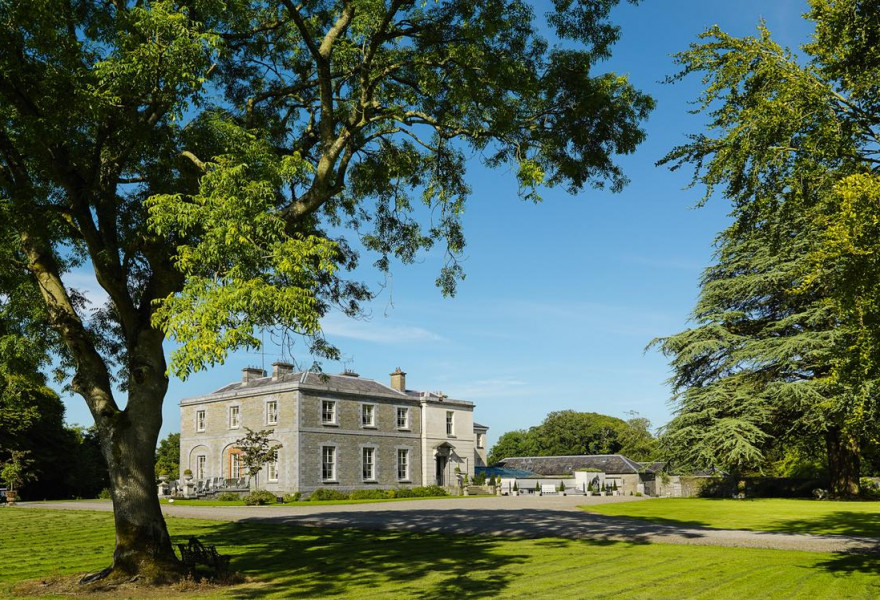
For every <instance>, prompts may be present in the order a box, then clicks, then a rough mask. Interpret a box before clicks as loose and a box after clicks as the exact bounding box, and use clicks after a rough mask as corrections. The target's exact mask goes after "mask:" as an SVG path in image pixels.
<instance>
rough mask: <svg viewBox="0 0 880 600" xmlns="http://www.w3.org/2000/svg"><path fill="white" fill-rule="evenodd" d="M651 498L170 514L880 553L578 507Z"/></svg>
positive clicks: (863, 543)
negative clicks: (639, 519) (694, 526)
mask: <svg viewBox="0 0 880 600" xmlns="http://www.w3.org/2000/svg"><path fill="white" fill-rule="evenodd" d="M633 501H635V502H651V500H650V499H643V498H632V497H603V498H585V497H583V496H544V497H534V496H519V497H506V496H504V497H488V498H484V497H475V498H447V499H439V500H407V501H400V502H386V503H370V504H350V505H323V506H321V505H319V506H315V505H309V503H308V502H302V503H298V504H289V505H276V506H229V507H225V506H181V505H177V506H175V505H173V504H163V506H162V510H163V511H164V512H165V514H166V515H168V516H175V517H181V518H194V519H196V518H197V519H213V520H217V521H259V522H269V523H285V524H291V525H304V526H313V527H335V528H356V529H380V530H381V529H387V530H408V531H429V532H437V533H451V534H462V535H490V536H508V537H528V538H539V537H560V538H570V539H601V540H609V541H623V542H630V543H637V544H643V543H664V544H695V545H711V546H735V547H744V548H776V549H780V550H800V551H805V552H858V553H865V552H870V553H875V552H880V540H877V539H873V538H857V537H845V536H831V535H810V534H794V533H776V532H767V531H738V530H723V529H701V528H693V527H678V526H674V525H667V524H657V523H647V522H644V521H637V520H632V519H622V518H616V517H607V516H604V515H597V514H591V513H588V512H585V511H583V510H580V509H579V508H577V507H578V506H583V505H590V504H599V503H609V502H633ZM20 506H22V507H32V508H48V509H55V510H103V511H109V510H111V509H112V506H111V504H110V502H109V501H76V502H46V503H42V502H28V503H22V504H20Z"/></svg>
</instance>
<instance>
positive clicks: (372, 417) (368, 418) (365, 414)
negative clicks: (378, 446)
mask: <svg viewBox="0 0 880 600" xmlns="http://www.w3.org/2000/svg"><path fill="white" fill-rule="evenodd" d="M361 425H362V426H363V427H375V426H376V405H375V404H361Z"/></svg>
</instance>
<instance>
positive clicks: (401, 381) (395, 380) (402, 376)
mask: <svg viewBox="0 0 880 600" xmlns="http://www.w3.org/2000/svg"><path fill="white" fill-rule="evenodd" d="M391 387H392V388H394V389H395V390H397V391H398V392H404V393H406V373H404V372H403V371H401V370H400V367H397V368H396V369H394V373H392V374H391Z"/></svg>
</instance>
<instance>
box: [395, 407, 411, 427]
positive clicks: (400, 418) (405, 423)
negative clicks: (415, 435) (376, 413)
mask: <svg viewBox="0 0 880 600" xmlns="http://www.w3.org/2000/svg"><path fill="white" fill-rule="evenodd" d="M397 428H398V429H409V409H408V408H407V407H405V406H398V407H397Z"/></svg>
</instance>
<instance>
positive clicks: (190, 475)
mask: <svg viewBox="0 0 880 600" xmlns="http://www.w3.org/2000/svg"><path fill="white" fill-rule="evenodd" d="M183 478H184V479H186V480H187V481H189V480H190V479H192V478H193V472H192V469H186V470H184V472H183Z"/></svg>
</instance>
